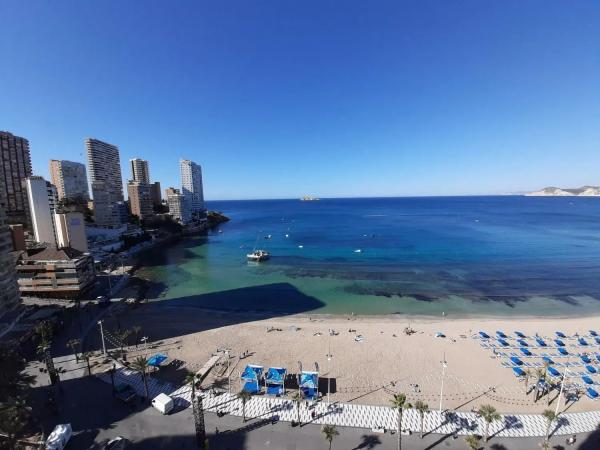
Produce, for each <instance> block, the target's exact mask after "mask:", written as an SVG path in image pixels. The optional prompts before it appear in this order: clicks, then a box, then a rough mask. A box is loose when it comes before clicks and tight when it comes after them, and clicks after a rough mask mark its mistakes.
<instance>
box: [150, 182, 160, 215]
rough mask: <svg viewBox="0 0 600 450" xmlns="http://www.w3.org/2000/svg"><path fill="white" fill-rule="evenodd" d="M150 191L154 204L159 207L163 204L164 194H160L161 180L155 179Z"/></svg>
mask: <svg viewBox="0 0 600 450" xmlns="http://www.w3.org/2000/svg"><path fill="white" fill-rule="evenodd" d="M150 191H151V194H152V206H154V207H155V208H156V207H159V206H160V205H162V196H161V194H160V182H159V181H155V182H154V183H152V184H151V185H150Z"/></svg>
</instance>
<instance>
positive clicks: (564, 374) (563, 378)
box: [554, 356, 571, 415]
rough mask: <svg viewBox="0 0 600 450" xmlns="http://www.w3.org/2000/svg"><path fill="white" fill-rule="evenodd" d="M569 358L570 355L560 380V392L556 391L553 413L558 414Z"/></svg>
mask: <svg viewBox="0 0 600 450" xmlns="http://www.w3.org/2000/svg"><path fill="white" fill-rule="evenodd" d="M570 360H571V357H570V356H569V358H568V359H567V365H566V367H565V371H564V372H563V377H562V381H561V383H560V392H559V393H558V400H557V401H556V411H554V414H555V415H558V409H559V408H560V399H561V397H562V395H563V389H564V387H565V381H566V380H567V374H568V373H569V361H570Z"/></svg>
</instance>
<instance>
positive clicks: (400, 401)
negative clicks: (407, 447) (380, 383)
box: [392, 394, 412, 450]
mask: <svg viewBox="0 0 600 450" xmlns="http://www.w3.org/2000/svg"><path fill="white" fill-rule="evenodd" d="M411 407H412V406H411V404H410V403H407V402H406V394H394V396H393V397H392V408H394V409H396V410H398V429H397V430H396V431H397V433H398V450H401V449H402V415H403V414H404V410H405V409H410V408H411Z"/></svg>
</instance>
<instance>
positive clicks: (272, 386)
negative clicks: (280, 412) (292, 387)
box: [265, 367, 287, 395]
mask: <svg viewBox="0 0 600 450" xmlns="http://www.w3.org/2000/svg"><path fill="white" fill-rule="evenodd" d="M286 374H287V370H286V369H284V368H283V367H269V370H267V374H266V375H265V386H266V388H267V394H268V395H284V394H285V376H286Z"/></svg>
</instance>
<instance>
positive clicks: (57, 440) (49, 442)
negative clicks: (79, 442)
mask: <svg viewBox="0 0 600 450" xmlns="http://www.w3.org/2000/svg"><path fill="white" fill-rule="evenodd" d="M72 435H73V429H72V428H71V424H70V423H64V424H60V425H56V427H54V430H52V433H50V436H48V439H46V450H63V449H64V448H65V446H66V445H67V442H69V439H71V436H72Z"/></svg>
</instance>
